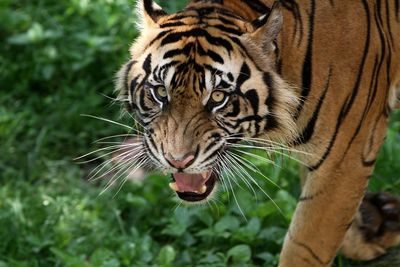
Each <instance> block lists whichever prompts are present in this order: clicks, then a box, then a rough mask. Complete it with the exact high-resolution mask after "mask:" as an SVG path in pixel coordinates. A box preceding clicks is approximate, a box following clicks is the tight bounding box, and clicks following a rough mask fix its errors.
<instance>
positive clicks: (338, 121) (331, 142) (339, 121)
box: [308, 96, 350, 171]
mask: <svg viewBox="0 0 400 267" xmlns="http://www.w3.org/2000/svg"><path fill="white" fill-rule="evenodd" d="M348 98H350V96H348V97H347V99H348ZM347 99H346V100H347ZM346 102H347V101H345V103H344V104H343V105H342V108H341V111H340V113H339V115H338V117H337V119H336V126H335V131H334V132H333V135H332V137H331V139H330V140H329V144H328V147H327V148H326V150H325V153H324V154H323V155H322V157H321V158H320V159H319V160H318V162H317V163H316V164H314V165H310V166H308V170H309V171H315V170H317V169H318V168H319V167H320V166H321V165H322V164H323V163H324V162H325V160H326V159H327V157H328V155H329V154H330V152H331V150H332V147H333V145H334V144H335V141H336V137H337V134H338V132H339V128H340V126H341V125H342V122H343V113H344V112H345V108H346Z"/></svg>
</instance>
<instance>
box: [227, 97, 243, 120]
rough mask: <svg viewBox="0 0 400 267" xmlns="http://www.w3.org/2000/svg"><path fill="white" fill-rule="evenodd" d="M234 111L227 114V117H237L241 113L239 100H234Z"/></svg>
mask: <svg viewBox="0 0 400 267" xmlns="http://www.w3.org/2000/svg"><path fill="white" fill-rule="evenodd" d="M231 103H232V104H231V105H232V111H231V112H229V113H227V114H226V115H225V117H236V116H237V115H239V113H240V101H239V99H238V98H236V99H234V100H233V101H232V102H231Z"/></svg>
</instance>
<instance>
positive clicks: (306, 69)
mask: <svg viewBox="0 0 400 267" xmlns="http://www.w3.org/2000/svg"><path fill="white" fill-rule="evenodd" d="M315 9H316V7H315V0H312V1H311V11H310V17H309V24H310V25H309V33H308V41H307V51H306V55H305V57H304V62H303V70H302V75H301V76H302V84H301V100H302V101H301V102H300V105H299V106H298V107H297V112H296V114H295V119H298V117H299V116H300V113H301V110H302V109H303V107H304V103H306V99H307V97H308V95H309V94H310V88H311V82H312V53H313V41H314V40H313V39H314V17H315Z"/></svg>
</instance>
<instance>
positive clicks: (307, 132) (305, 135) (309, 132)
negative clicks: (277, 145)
mask: <svg viewBox="0 0 400 267" xmlns="http://www.w3.org/2000/svg"><path fill="white" fill-rule="evenodd" d="M331 76H332V66H330V67H329V73H328V80H327V82H326V85H325V89H324V92H323V93H322V96H321V98H320V99H319V100H318V104H317V107H316V108H315V110H314V112H313V115H312V117H311V119H310V120H309V121H308V123H307V126H306V127H305V128H304V130H303V132H302V133H301V135H300V136H299V137H297V139H296V140H295V141H294V142H293V145H302V144H306V143H308V142H309V141H310V140H311V137H312V136H313V134H314V129H315V124H316V122H317V119H318V116H319V112H320V110H321V107H322V103H323V102H324V100H325V96H326V93H327V92H328V88H329V85H330V80H331Z"/></svg>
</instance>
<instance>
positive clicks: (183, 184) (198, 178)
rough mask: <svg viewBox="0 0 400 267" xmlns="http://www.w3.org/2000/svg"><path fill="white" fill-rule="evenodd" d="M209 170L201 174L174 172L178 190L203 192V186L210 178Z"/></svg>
mask: <svg viewBox="0 0 400 267" xmlns="http://www.w3.org/2000/svg"><path fill="white" fill-rule="evenodd" d="M210 174H211V173H210V172H207V173H203V174H191V173H174V174H173V176H174V180H175V183H176V186H177V189H178V190H177V191H179V192H193V193H198V194H202V193H204V192H203V191H205V190H204V186H205V183H206V182H207V180H208V179H209V178H210Z"/></svg>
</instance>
